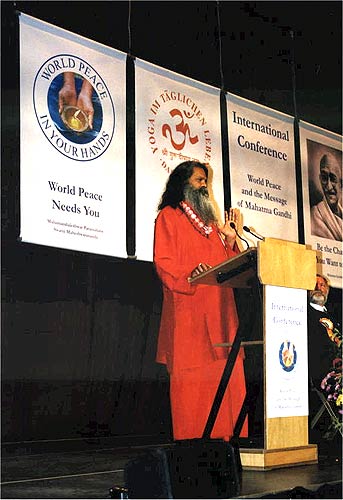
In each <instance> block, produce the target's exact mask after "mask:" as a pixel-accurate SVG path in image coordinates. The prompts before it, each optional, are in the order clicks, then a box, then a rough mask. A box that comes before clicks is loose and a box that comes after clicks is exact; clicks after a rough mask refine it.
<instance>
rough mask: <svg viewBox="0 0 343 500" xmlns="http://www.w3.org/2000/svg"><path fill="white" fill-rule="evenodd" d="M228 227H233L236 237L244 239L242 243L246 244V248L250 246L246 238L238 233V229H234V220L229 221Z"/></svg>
mask: <svg viewBox="0 0 343 500" xmlns="http://www.w3.org/2000/svg"><path fill="white" fill-rule="evenodd" d="M230 227H232V229H234V231H235V233H236V234H237V236H238V238H239V239H240V240H242V241H244V243H245V244H246V245H247V249H248V248H250V245H249V243H248V242H247V240H245V239H244V238H242V236H240V235H239V234H238V231H237V229H236V224H235V223H234V222H230Z"/></svg>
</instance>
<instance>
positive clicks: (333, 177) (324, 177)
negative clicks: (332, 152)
mask: <svg viewBox="0 0 343 500" xmlns="http://www.w3.org/2000/svg"><path fill="white" fill-rule="evenodd" d="M319 178H320V180H321V182H322V183H323V184H327V183H328V182H329V179H330V182H331V184H337V182H338V178H337V177H336V175H335V174H327V173H326V172H322V173H320V174H319Z"/></svg>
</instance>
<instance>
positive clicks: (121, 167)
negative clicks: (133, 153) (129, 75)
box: [19, 14, 126, 257]
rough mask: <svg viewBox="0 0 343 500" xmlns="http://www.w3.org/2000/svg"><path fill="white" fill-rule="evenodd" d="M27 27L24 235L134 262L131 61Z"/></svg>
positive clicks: (57, 32)
mask: <svg viewBox="0 0 343 500" xmlns="http://www.w3.org/2000/svg"><path fill="white" fill-rule="evenodd" d="M19 20H20V122H21V124H20V125H21V128H20V149H21V153H20V155H21V162H20V216H21V231H20V237H21V239H22V240H23V241H25V242H29V243H37V244H42V245H48V246H52V247H59V248H67V249H72V250H79V251H85V252H92V253H97V254H104V255H111V256H118V257H126V245H125V239H126V217H125V208H126V160H125V156H126V155H125V136H126V132H125V130H126V129H125V112H126V111H125V95H126V88H125V86H126V75H125V61H126V55H125V54H123V53H121V52H118V51H116V50H114V49H111V48H109V47H106V46H104V45H101V44H99V43H96V42H93V41H91V40H88V39H85V38H83V37H81V36H78V35H75V34H73V33H70V32H68V31H65V30H63V29H61V28H57V27H55V26H52V25H50V24H48V23H45V22H42V21H39V20H37V19H35V18H32V17H30V16H27V15H24V14H20V17H19Z"/></svg>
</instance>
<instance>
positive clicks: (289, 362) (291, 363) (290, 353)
mask: <svg viewBox="0 0 343 500" xmlns="http://www.w3.org/2000/svg"><path fill="white" fill-rule="evenodd" d="M279 361H280V365H281V366H282V369H283V370H285V371H286V372H291V371H292V370H293V368H294V367H295V364H296V362H297V351H296V349H295V346H294V344H293V343H292V342H291V341H289V340H286V341H285V342H282V344H281V346H280V349H279Z"/></svg>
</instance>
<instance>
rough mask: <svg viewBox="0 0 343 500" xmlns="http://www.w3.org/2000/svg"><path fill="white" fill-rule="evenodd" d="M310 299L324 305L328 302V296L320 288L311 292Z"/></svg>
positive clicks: (314, 302)
mask: <svg viewBox="0 0 343 500" xmlns="http://www.w3.org/2000/svg"><path fill="white" fill-rule="evenodd" d="M310 300H311V302H312V304H317V305H318V306H324V305H325V304H326V301H327V297H326V296H325V295H324V294H323V293H322V292H321V291H320V290H313V291H312V292H310Z"/></svg>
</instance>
